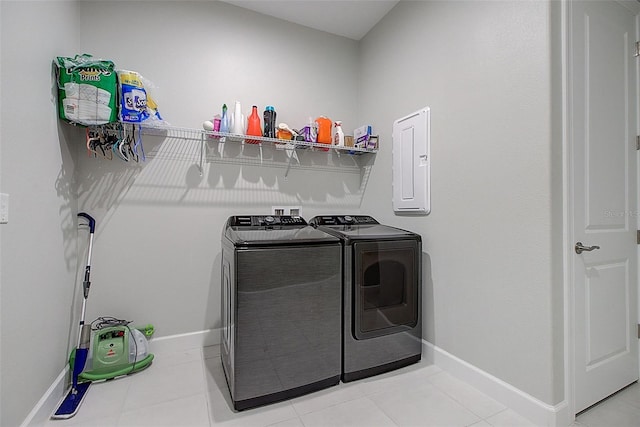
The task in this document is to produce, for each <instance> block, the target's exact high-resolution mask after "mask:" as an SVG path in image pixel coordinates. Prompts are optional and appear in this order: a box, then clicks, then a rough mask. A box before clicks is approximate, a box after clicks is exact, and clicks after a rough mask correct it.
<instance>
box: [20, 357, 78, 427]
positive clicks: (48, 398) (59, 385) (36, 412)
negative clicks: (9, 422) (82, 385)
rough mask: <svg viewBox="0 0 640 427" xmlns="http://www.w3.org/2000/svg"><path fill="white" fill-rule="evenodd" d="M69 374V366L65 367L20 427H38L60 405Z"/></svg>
mask: <svg viewBox="0 0 640 427" xmlns="http://www.w3.org/2000/svg"><path fill="white" fill-rule="evenodd" d="M68 373H69V366H65V367H64V369H63V370H62V372H60V374H59V375H58V377H57V378H56V379H55V380H54V381H53V384H51V386H49V389H47V391H46V392H45V393H44V394H43V395H42V397H41V398H40V400H39V401H38V403H36V406H34V407H33V409H32V410H31V412H29V415H27V418H25V419H24V421H23V422H22V424H20V427H29V426H40V425H42V424H44V423H45V422H46V421H47V420H48V419H49V417H51V414H53V411H54V409H55V408H56V406H57V405H58V404H59V403H60V400H61V399H62V397H63V396H64V393H65V392H66V391H67V390H66V387H67V375H68Z"/></svg>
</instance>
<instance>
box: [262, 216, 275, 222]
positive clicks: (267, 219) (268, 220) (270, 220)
mask: <svg viewBox="0 0 640 427" xmlns="http://www.w3.org/2000/svg"><path fill="white" fill-rule="evenodd" d="M275 220H276V219H275V218H274V217H272V216H265V217H264V222H266V223H267V224H273V223H274V222H275Z"/></svg>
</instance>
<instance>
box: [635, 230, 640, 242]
mask: <svg viewBox="0 0 640 427" xmlns="http://www.w3.org/2000/svg"><path fill="white" fill-rule="evenodd" d="M636 243H637V244H639V245H640V230H636Z"/></svg>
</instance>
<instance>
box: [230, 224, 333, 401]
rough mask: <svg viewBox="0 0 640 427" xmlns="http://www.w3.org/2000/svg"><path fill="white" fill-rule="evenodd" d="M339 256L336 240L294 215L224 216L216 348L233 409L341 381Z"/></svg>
mask: <svg viewBox="0 0 640 427" xmlns="http://www.w3.org/2000/svg"><path fill="white" fill-rule="evenodd" d="M340 257H341V244H340V240H339V239H338V238H336V237H334V236H331V235H328V234H326V233H324V232H322V231H320V230H316V229H315V228H313V227H310V226H308V225H307V222H306V221H305V220H304V219H302V218H300V217H291V216H232V217H230V218H229V219H228V221H227V223H226V226H225V227H224V230H223V234H222V339H221V342H222V345H221V352H220V353H221V359H222V366H223V368H224V372H225V376H226V379H227V384H228V386H229V391H230V393H231V399H232V401H233V406H234V408H235V409H236V410H243V409H248V408H252V407H255V406H260V405H264V404H267V403H272V402H277V401H280V400H285V399H289V398H292V397H295V396H299V395H302V394H306V393H310V392H312V391H316V390H320V389H322V388H326V387H329V386H332V385H336V384H338V383H339V382H340V374H341V360H340V348H341V312H342V311H341V298H342V271H341V258H340Z"/></svg>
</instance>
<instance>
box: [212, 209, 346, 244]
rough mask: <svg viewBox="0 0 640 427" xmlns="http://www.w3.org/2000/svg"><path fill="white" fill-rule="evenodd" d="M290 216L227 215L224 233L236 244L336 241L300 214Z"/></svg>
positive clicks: (334, 242)
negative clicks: (297, 217) (294, 216)
mask: <svg viewBox="0 0 640 427" xmlns="http://www.w3.org/2000/svg"><path fill="white" fill-rule="evenodd" d="M239 218H240V220H239ZM245 218H250V219H249V220H246V219H245ZM290 218H291V217H286V218H285V217H262V216H261V217H258V216H254V217H231V218H229V220H228V221H227V225H226V227H225V230H224V237H225V238H227V239H228V240H230V241H231V242H232V243H233V244H234V245H236V246H267V245H269V246H272V245H303V244H336V243H338V241H339V240H338V238H337V237H334V236H331V235H329V234H327V233H325V232H323V231H321V230H317V229H315V228H313V227H310V226H308V225H307V222H306V221H305V220H304V219H302V218H299V220H295V221H289V219H290ZM265 219H266V221H265Z"/></svg>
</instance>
